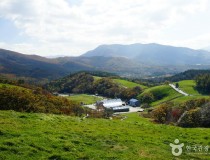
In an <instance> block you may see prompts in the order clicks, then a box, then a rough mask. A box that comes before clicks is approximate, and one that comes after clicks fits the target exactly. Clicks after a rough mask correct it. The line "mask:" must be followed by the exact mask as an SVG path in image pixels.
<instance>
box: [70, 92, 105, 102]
mask: <svg viewBox="0 0 210 160" xmlns="http://www.w3.org/2000/svg"><path fill="white" fill-rule="evenodd" d="M67 98H68V99H70V100H72V101H75V102H79V103H81V102H82V103H83V104H93V103H95V102H96V101H98V100H101V99H102V98H99V97H97V96H94V95H88V94H75V95H71V96H68V97H67Z"/></svg>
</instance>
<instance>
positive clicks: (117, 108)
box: [113, 106, 130, 111]
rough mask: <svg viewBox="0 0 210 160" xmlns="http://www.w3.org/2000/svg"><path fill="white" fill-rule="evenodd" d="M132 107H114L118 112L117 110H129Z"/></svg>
mask: <svg viewBox="0 0 210 160" xmlns="http://www.w3.org/2000/svg"><path fill="white" fill-rule="evenodd" d="M129 108H130V107H129V106H123V107H114V108H113V110H114V111H116V110H121V109H129Z"/></svg>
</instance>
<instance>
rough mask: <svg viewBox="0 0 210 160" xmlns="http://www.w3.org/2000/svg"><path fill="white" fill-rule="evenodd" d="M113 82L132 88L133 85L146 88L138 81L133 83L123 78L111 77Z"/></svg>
mask: <svg viewBox="0 0 210 160" xmlns="http://www.w3.org/2000/svg"><path fill="white" fill-rule="evenodd" d="M113 80H114V82H116V83H118V84H120V85H122V86H124V87H127V88H133V87H136V86H139V87H141V88H142V89H146V88H147V87H146V86H144V85H141V84H138V83H134V82H130V81H127V80H123V79H113Z"/></svg>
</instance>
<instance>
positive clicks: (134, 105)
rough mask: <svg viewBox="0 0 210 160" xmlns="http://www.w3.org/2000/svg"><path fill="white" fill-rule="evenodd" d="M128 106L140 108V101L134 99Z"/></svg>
mask: <svg viewBox="0 0 210 160" xmlns="http://www.w3.org/2000/svg"><path fill="white" fill-rule="evenodd" d="M128 104H129V105H130V106H132V107H138V106H140V102H139V100H137V99H133V98H132V99H130V100H129V102H128Z"/></svg>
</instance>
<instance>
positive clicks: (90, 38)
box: [0, 0, 210, 56]
mask: <svg viewBox="0 0 210 160" xmlns="http://www.w3.org/2000/svg"><path fill="white" fill-rule="evenodd" d="M209 8H210V1H208V0H170V1H169V0H129V1H128V0H114V1H113V0H106V1H99V0H30V1H29V0H1V1H0V48H4V49H10V50H14V51H18V52H22V53H25V54H38V55H42V56H54V55H68V56H78V55H81V54H83V53H85V52H86V51H88V50H91V49H94V48H95V47H97V46H98V45H101V44H113V43H115V44H116V43H117V44H132V43H160V44H167V45H174V46H184V47H190V48H194V49H200V48H205V47H208V46H210V30H209V28H210V10H209Z"/></svg>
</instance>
